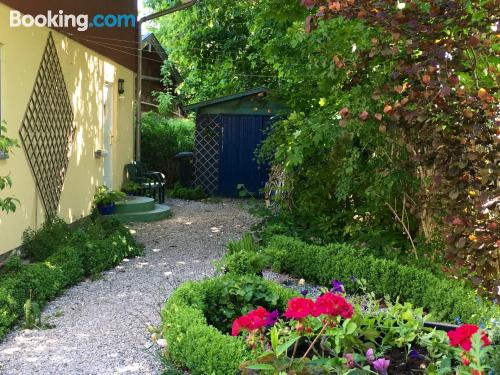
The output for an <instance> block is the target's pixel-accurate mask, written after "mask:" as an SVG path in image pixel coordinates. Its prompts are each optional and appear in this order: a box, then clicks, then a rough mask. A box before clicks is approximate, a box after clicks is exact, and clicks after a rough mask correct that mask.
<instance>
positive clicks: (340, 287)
mask: <svg viewBox="0 0 500 375" xmlns="http://www.w3.org/2000/svg"><path fill="white" fill-rule="evenodd" d="M331 291H332V292H333V293H344V284H342V283H341V282H340V281H338V280H332V290H331Z"/></svg>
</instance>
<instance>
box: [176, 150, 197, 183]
mask: <svg viewBox="0 0 500 375" xmlns="http://www.w3.org/2000/svg"><path fill="white" fill-rule="evenodd" d="M175 158H176V159H177V171H178V172H177V173H178V178H179V182H180V183H181V185H182V186H184V187H191V186H192V184H193V153H192V152H179V153H178V154H177V155H175Z"/></svg>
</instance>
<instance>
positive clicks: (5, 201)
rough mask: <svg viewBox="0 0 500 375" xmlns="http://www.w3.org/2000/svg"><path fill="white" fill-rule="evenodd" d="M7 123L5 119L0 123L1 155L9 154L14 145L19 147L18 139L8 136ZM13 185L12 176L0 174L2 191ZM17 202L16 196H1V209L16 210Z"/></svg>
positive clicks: (0, 188) (5, 210)
mask: <svg viewBox="0 0 500 375" xmlns="http://www.w3.org/2000/svg"><path fill="white" fill-rule="evenodd" d="M6 125H7V124H6V123H5V122H4V121H3V122H2V123H0V155H8V153H9V151H10V150H12V149H13V148H14V147H17V146H18V144H17V141H16V140H14V139H11V138H8V137H7V136H6V135H5V132H6V131H7V128H6ZM11 186H12V180H11V178H10V176H0V192H1V191H2V190H5V189H7V188H10V187H11ZM16 203H19V201H18V200H17V199H16V198H12V197H5V198H2V197H0V211H3V212H6V213H9V212H14V211H15V210H16Z"/></svg>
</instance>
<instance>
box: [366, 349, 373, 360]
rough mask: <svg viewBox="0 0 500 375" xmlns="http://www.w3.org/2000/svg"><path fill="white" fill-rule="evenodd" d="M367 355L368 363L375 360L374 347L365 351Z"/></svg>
mask: <svg viewBox="0 0 500 375" xmlns="http://www.w3.org/2000/svg"><path fill="white" fill-rule="evenodd" d="M365 357H366V361H367V362H368V363H372V362H373V361H375V353H374V352H373V349H372V348H370V349H368V350H367V351H366V353H365Z"/></svg>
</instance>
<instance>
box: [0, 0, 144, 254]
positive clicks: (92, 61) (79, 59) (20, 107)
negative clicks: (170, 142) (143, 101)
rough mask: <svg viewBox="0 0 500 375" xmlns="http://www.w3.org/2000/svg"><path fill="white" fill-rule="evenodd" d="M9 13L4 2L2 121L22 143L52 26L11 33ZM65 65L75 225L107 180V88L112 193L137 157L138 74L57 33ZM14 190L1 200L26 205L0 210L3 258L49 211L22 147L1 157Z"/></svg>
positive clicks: (65, 197)
mask: <svg viewBox="0 0 500 375" xmlns="http://www.w3.org/2000/svg"><path fill="white" fill-rule="evenodd" d="M9 11H10V8H8V7H7V6H5V5H3V4H1V3H0V54H1V70H2V71H1V84H2V87H1V101H2V106H1V108H2V113H1V117H2V119H4V120H5V121H7V128H8V129H7V135H8V136H9V137H11V138H17V139H19V128H20V126H21V122H22V120H23V117H24V113H25V111H26V106H27V104H28V101H29V99H30V96H31V92H32V90H33V85H34V82H35V78H36V75H37V71H38V67H39V65H40V61H41V58H42V55H43V52H44V49H45V45H46V42H47V37H48V33H49V29H47V28H37V27H33V28H23V27H18V28H10V27H9ZM52 36H53V38H54V42H55V44H56V47H57V52H58V55H59V60H60V64H61V68H62V71H63V75H64V79H65V81H66V86H67V89H68V93H69V98H70V100H71V103H72V105H73V112H74V124H75V126H76V132H75V137H74V142H73V146H72V150H71V154H70V161H69V165H68V169H67V173H66V179H65V182H64V187H63V191H62V194H61V199H60V204H59V215H60V216H61V217H62V218H64V219H65V220H66V221H68V222H73V221H75V220H77V219H79V218H81V217H83V216H86V215H88V214H89V213H90V210H91V204H92V196H93V194H94V192H95V188H96V186H98V185H101V184H102V181H103V159H97V158H95V156H94V151H95V150H98V149H101V148H102V126H103V113H104V108H103V89H104V85H105V83H106V82H110V83H113V94H114V95H113V96H114V105H113V111H114V116H113V121H114V124H113V136H114V141H113V188H114V189H119V188H120V187H121V184H122V180H123V167H124V164H126V163H129V162H130V161H131V160H132V159H133V117H134V116H133V113H134V109H133V100H134V73H133V72H132V71H130V70H129V69H126V68H124V67H123V66H121V65H119V64H117V63H115V62H113V61H111V60H109V59H107V58H105V57H103V56H102V55H99V54H97V53H96V52H94V51H92V50H90V49H88V48H86V47H84V46H83V45H81V44H79V43H77V42H75V41H74V40H72V39H69V38H67V37H66V36H64V35H63V34H60V33H58V32H55V31H52ZM119 78H120V79H124V80H125V94H124V95H123V96H122V97H118V89H117V80H118V79H119ZM9 173H10V175H11V177H12V180H13V184H14V185H13V187H12V188H11V189H7V190H4V191H3V192H1V193H0V194H1V196H2V197H5V196H14V197H16V198H18V199H19V200H20V202H21V204H20V206H19V207H18V209H17V211H16V212H15V213H10V214H5V213H0V254H2V253H5V252H7V251H9V250H11V249H14V248H16V247H18V246H19V245H20V244H21V237H22V233H23V231H24V230H25V229H26V228H27V227H33V228H36V227H39V226H40V225H41V223H43V220H44V215H45V213H44V209H43V204H42V201H41V198H40V196H39V194H38V192H37V189H36V186H35V182H34V177H33V174H32V172H31V170H30V168H29V165H28V160H27V158H26V155H25V153H24V150H23V149H22V148H18V149H16V150H15V151H14V152H13V153H12V154H11V155H10V158H9V159H7V160H0V175H7V174H9Z"/></svg>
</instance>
